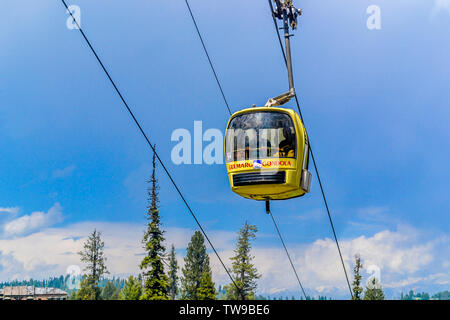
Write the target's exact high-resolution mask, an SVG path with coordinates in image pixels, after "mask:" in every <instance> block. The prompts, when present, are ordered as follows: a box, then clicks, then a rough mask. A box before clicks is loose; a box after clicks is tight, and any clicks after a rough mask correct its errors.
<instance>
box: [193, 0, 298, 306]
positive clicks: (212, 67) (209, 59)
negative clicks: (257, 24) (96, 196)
mask: <svg viewBox="0 0 450 320" xmlns="http://www.w3.org/2000/svg"><path fill="white" fill-rule="evenodd" d="M185 2H186V5H187V8H188V10H189V13H190V15H191V18H192V22H193V23H194V25H195V29H196V30H197V34H198V37H199V38H200V41H201V43H202V46H203V50H204V51H205V54H206V57H207V58H208V61H209V65H210V66H211V69H212V72H213V73H214V77H215V78H216V82H217V84H218V86H219V89H220V92H221V93H222V97H223V99H224V101H225V104H226V106H227V109H228V112H229V114H230V115H231V114H232V112H231V110H230V108H229V106H228V103H227V99H226V98H225V94H224V93H223V90H222V86H221V85H220V81H219V79H218V77H217V73H216V71H215V69H214V66H213V64H212V61H211V58H210V56H209V54H208V50H207V49H206V46H205V42H204V41H203V38H202V36H201V33H200V30H199V28H198V25H197V22H196V21H195V17H194V15H193V13H192V10H191V7H190V6H189V2H188V0H185ZM270 215H271V217H272V220H273V223H274V224H275V228H276V230H277V232H278V236H279V237H280V239H281V242H282V244H283V247H284V249H285V251H286V254H287V256H288V259H289V262H290V263H291V266H292V269H293V270H294V273H295V276H296V278H297V281H298V283H299V285H300V288H301V290H302V292H303V295H304V296H305V299H306V293H305V290H304V289H303V286H302V283H301V281H300V278H299V277H298V274H297V271H296V270H295V267H294V264H293V263H292V260H291V257H290V255H289V252H288V250H287V248H286V245H285V244H284V240H283V237H282V236H281V233H280V230H279V229H278V226H277V224H276V222H275V219H274V218H273V216H272V214H270Z"/></svg>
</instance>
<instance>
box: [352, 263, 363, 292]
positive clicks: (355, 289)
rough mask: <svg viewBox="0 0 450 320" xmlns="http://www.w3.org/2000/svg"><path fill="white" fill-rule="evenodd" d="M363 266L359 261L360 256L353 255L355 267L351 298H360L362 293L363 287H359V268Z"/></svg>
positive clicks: (360, 277)
mask: <svg viewBox="0 0 450 320" xmlns="http://www.w3.org/2000/svg"><path fill="white" fill-rule="evenodd" d="M362 268H363V265H362V263H361V257H360V256H359V255H358V254H357V255H355V267H354V268H353V277H354V279H353V283H352V285H353V288H352V291H353V297H352V300H361V295H362V294H363V288H362V287H361V279H362V276H361V274H360V270H361V269H362Z"/></svg>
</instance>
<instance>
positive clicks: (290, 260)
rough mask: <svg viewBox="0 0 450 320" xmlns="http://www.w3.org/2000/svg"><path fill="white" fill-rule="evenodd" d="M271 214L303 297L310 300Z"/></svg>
mask: <svg viewBox="0 0 450 320" xmlns="http://www.w3.org/2000/svg"><path fill="white" fill-rule="evenodd" d="M269 214H270V217H271V218H272V221H273V224H274V225H275V229H277V233H278V236H279V237H280V240H281V243H282V244H283V247H284V250H285V251H286V255H287V257H288V259H289V262H290V263H291V267H292V270H294V273H295V277H296V278H297V281H298V284H299V285H300V289H301V290H302V292H303V295H304V296H305V299H306V300H308V297H307V296H306V292H305V289H303V286H302V283H301V281H300V278H299V277H298V274H297V271H296V270H295V267H294V263H293V262H292V259H291V256H290V255H289V252H288V249H287V248H286V245H285V244H284V240H283V237H282V236H281V232H280V230H279V229H278V225H277V223H276V222H275V218H274V217H273V215H272V212H270V213H269Z"/></svg>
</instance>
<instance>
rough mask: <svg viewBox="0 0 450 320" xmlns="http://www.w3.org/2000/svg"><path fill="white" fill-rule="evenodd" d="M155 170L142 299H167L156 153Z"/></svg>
mask: <svg viewBox="0 0 450 320" xmlns="http://www.w3.org/2000/svg"><path fill="white" fill-rule="evenodd" d="M152 164H153V171H152V176H151V178H150V180H149V181H148V182H149V183H150V184H151V186H150V188H149V190H148V195H149V198H148V200H149V202H150V204H149V206H148V211H147V220H148V223H147V230H146V231H145V233H144V238H143V240H142V242H143V244H144V250H145V251H146V256H145V257H144V259H143V260H142V262H141V264H140V268H141V269H142V270H143V272H142V274H143V278H144V288H143V293H142V296H141V299H142V300H167V299H168V298H169V297H168V278H167V275H166V274H165V273H164V264H163V259H164V256H165V252H166V248H165V247H164V244H163V242H164V231H163V230H161V222H160V217H159V198H158V196H159V195H158V180H157V179H156V155H155V153H154V154H153V161H152Z"/></svg>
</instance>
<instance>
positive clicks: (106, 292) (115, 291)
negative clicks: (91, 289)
mask: <svg viewBox="0 0 450 320" xmlns="http://www.w3.org/2000/svg"><path fill="white" fill-rule="evenodd" d="M119 292H120V290H119V288H117V287H116V286H115V285H114V283H113V282H112V281H108V282H107V283H106V285H105V287H104V288H103V290H102V296H101V297H102V300H119Z"/></svg>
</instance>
